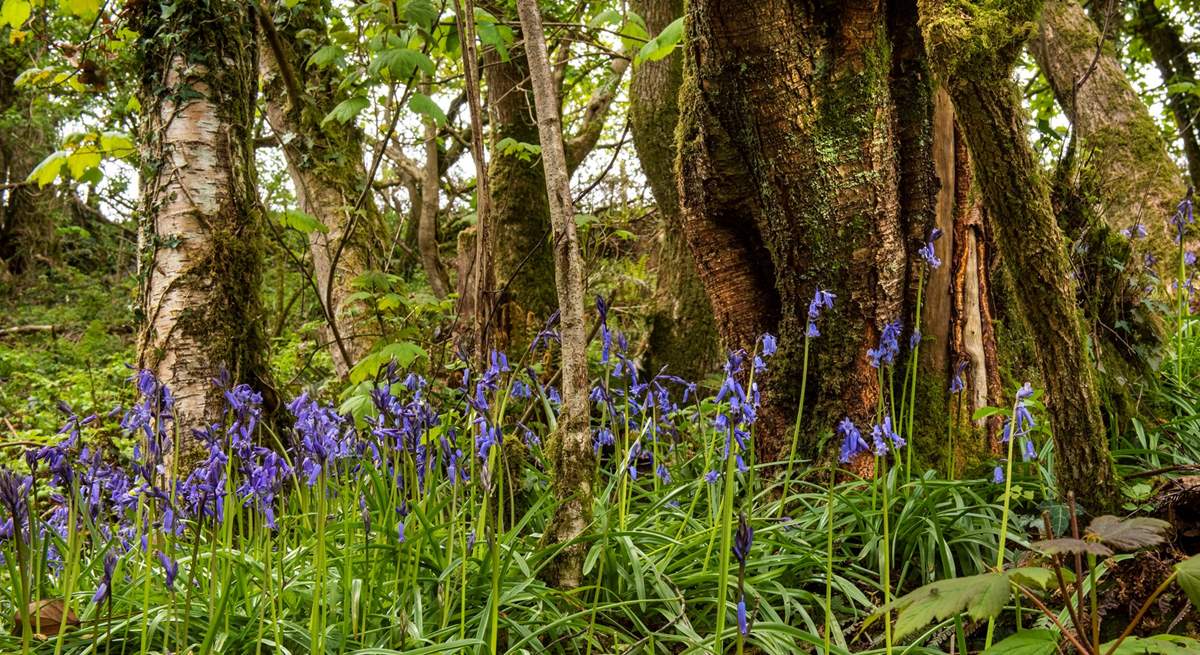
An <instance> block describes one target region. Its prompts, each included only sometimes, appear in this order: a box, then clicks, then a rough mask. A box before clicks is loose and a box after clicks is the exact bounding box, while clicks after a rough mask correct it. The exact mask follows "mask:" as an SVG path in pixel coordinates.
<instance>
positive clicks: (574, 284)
mask: <svg viewBox="0 0 1200 655" xmlns="http://www.w3.org/2000/svg"><path fill="white" fill-rule="evenodd" d="M517 11H518V13H519V14H520V17H521V28H522V30H523V32H524V34H525V44H526V45H525V52H526V56H527V57H528V61H529V72H530V75H531V78H532V86H533V95H534V101H535V103H536V106H537V112H538V123H537V127H538V136H539V137H540V139H541V143H542V164H543V168H544V170H545V174H546V190H545V191H546V196H547V198H548V200H549V205H550V221H551V224H552V226H553V233H554V234H553V239H552V244H553V246H552V249H553V254H554V284H555V289H556V291H557V297H558V307H559V312H560V313H559V325H560V334H561V336H562V398H563V405H562V407H563V409H562V418H561V419H560V420H559V432H558V434H557V435H556V437H555V438H556V439H557V443H556V444H555V445H554V447H553V449H552V455H551V457H552V460H551V461H552V464H553V466H554V471H553V485H554V496H555V498H556V500H557V501H558V510H557V511H556V512H555V514H554V518H553V519H552V520H551V521H550V523H549V525H547V526H546V533H545V541H546V543H547V544H550V545H559V544H566V543H569V542H570V541H572V540H574V539H576V538H578V537H579V536H580V535H582V534H583V532H584V530H586V529H587V526H588V524H589V523H591V519H592V477H593V474H594V469H595V462H594V456H593V452H592V439H591V431H590V429H589V428H588V411H589V410H588V375H587V336H586V335H585V332H584V330H585V328H584V319H583V260H582V258H581V257H580V255H579V243H578V241H577V239H576V236H575V210H574V206H573V202H572V198H571V175H570V172H569V170H568V163H567V153H566V149H565V148H564V146H563V139H562V125H561V124H560V123H559V119H558V111H559V108H558V94H557V93H556V92H555V88H554V80H553V76H552V75H551V72H550V63H549V57H548V55H547V53H546V41H545V36H544V35H543V32H542V17H541V14H540V12H539V11H538V8H537V1H536V0H517ZM586 552H587V549H586V548H585V547H584V544H582V543H576V544H572V545H570V546H567V547H566V548H565V549H564V550H563V551H562V553H561V554H560V555H559V557H558V560H557V561H556V562H555V564H554V565H553V566H552V567H551V570H550V571H549V573H548V576H549V579H550V581H551V583H553V584H554V585H556V586H558V587H561V588H574V587H578V586H579V584H580V583H581V581H582V578H583V558H584V555H585V554H586Z"/></svg>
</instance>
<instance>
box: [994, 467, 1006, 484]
mask: <svg viewBox="0 0 1200 655" xmlns="http://www.w3.org/2000/svg"><path fill="white" fill-rule="evenodd" d="M992 482H993V483H994V484H1004V467H1003V466H997V467H996V468H995V469H993V470H992Z"/></svg>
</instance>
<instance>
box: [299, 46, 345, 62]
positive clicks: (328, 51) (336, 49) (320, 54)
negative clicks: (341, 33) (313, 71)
mask: <svg viewBox="0 0 1200 655" xmlns="http://www.w3.org/2000/svg"><path fill="white" fill-rule="evenodd" d="M345 57H346V51H345V50H343V49H342V46H340V45H334V44H332V43H331V44H329V45H324V46H321V47H320V48H318V49H317V51H316V52H314V53H312V56H311V57H309V58H308V63H310V64H312V65H313V66H316V67H317V68H327V67H329V66H332V65H333V64H336V63H338V62H340V61H342V59H344V58H345Z"/></svg>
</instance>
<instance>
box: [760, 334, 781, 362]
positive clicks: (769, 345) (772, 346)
mask: <svg viewBox="0 0 1200 655" xmlns="http://www.w3.org/2000/svg"><path fill="white" fill-rule="evenodd" d="M777 348H778V344H777V343H776V341H775V336H774V335H772V334H770V333H764V334H763V335H762V354H763V357H770V356H771V355H774V354H775V351H776V349H777Z"/></svg>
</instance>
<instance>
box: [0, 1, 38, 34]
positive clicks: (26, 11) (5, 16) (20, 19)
mask: <svg viewBox="0 0 1200 655" xmlns="http://www.w3.org/2000/svg"><path fill="white" fill-rule="evenodd" d="M32 13H33V7H32V6H31V5H30V4H29V2H28V0H4V5H3V6H0V26H4V25H8V26H10V27H12V28H13V29H14V30H15V29H19V28H20V27H21V26H22V25H24V24H25V21H27V20H29V15H30V14H32Z"/></svg>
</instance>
